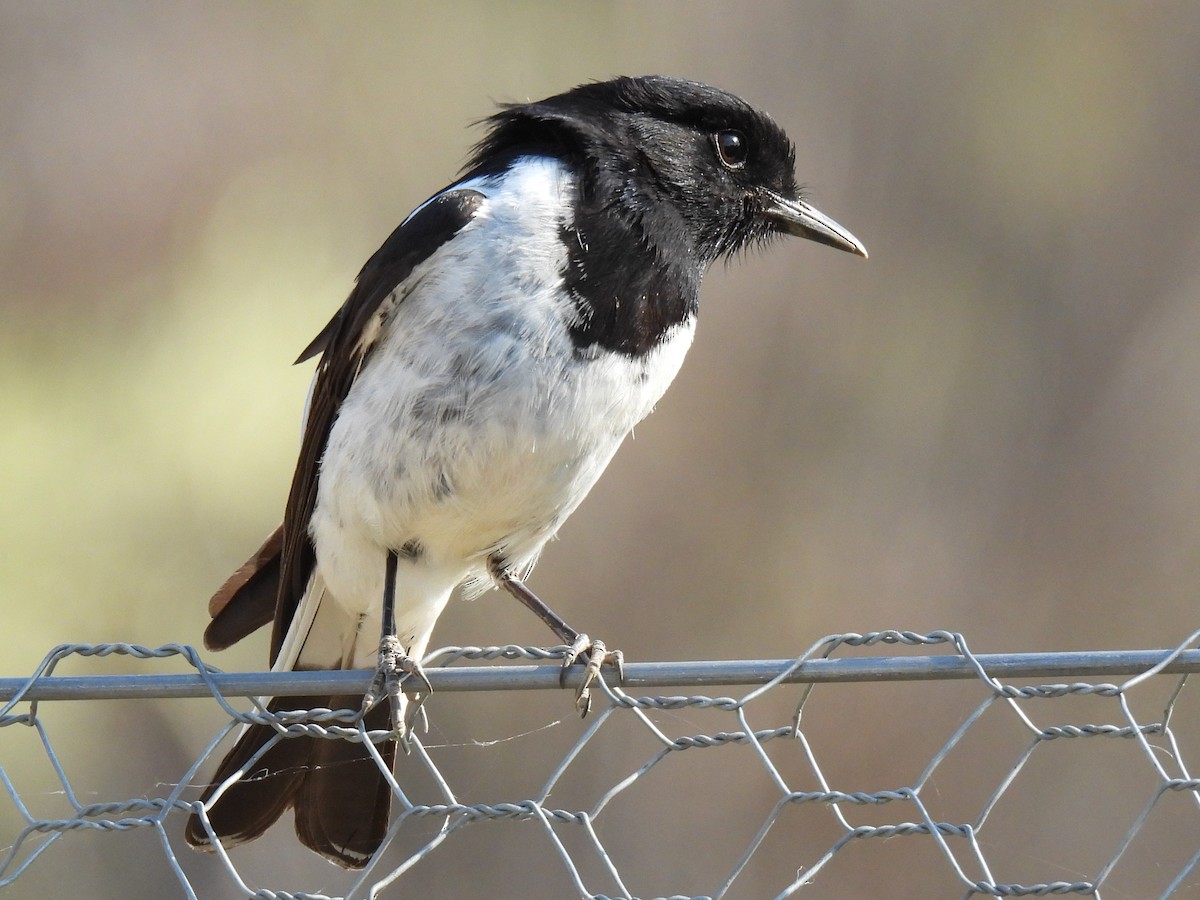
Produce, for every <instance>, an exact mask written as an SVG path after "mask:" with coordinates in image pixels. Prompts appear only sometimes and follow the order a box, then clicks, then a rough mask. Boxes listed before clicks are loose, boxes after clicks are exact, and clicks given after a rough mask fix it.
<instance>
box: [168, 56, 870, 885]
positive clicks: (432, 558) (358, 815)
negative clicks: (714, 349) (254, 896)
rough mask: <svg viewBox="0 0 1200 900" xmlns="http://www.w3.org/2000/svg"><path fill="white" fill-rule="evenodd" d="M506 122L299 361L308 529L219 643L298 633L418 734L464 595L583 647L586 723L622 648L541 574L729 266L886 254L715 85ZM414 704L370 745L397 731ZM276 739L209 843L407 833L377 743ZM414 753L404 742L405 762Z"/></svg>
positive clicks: (239, 787) (350, 851)
mask: <svg viewBox="0 0 1200 900" xmlns="http://www.w3.org/2000/svg"><path fill="white" fill-rule="evenodd" d="M487 124H488V127H489V130H488V132H487V136H486V137H485V138H484V139H483V141H482V142H481V143H480V144H479V145H478V146H477V147H476V149H475V152H474V155H473V156H472V158H471V160H470V162H469V163H468V164H467V166H466V168H465V170H464V174H463V175H462V176H461V177H460V178H459V179H458V180H457V181H456V182H454V183H453V184H452V185H450V186H449V187H447V188H445V189H444V190H442V191H440V192H438V193H437V194H435V195H434V196H433V197H432V198H430V199H429V200H427V201H426V202H425V203H423V204H422V205H421V206H419V207H418V208H417V209H416V210H415V211H413V212H412V213H411V214H410V215H409V216H408V218H407V219H405V220H404V222H403V223H402V224H401V225H400V227H399V228H397V229H396V230H395V231H394V232H393V233H392V235H391V236H390V237H389V238H388V239H387V240H386V241H385V242H384V244H383V246H382V247H380V249H379V250H378V251H377V252H376V253H375V255H374V256H372V257H371V258H370V260H368V261H367V264H366V266H364V267H363V270H362V272H361V273H360V274H359V276H358V280H357V284H356V287H355V288H354V290H353V291H352V292H351V294H350V297H349V299H348V300H347V301H346V302H345V304H344V305H343V306H342V308H341V309H340V310H339V311H338V312H337V314H336V315H335V316H334V317H333V319H332V321H330V322H329V324H328V325H327V326H326V327H325V328H324V329H323V330H322V331H321V333H320V334H319V335H317V337H316V339H315V340H314V341H313V342H312V343H311V344H310V345H309V346H308V348H307V349H306V350H305V351H304V352H303V353H302V354H301V355H300V361H303V360H307V359H310V358H312V357H315V356H317V355H320V357H321V359H320V363H319V364H318V366H317V371H316V376H315V378H314V381H313V386H312V389H311V393H310V397H309V402H308V405H307V409H306V415H305V425H304V434H303V440H302V445H301V449H300V456H299V460H298V462H297V465H296V473H295V476H294V479H293V481H292V487H291V492H290V494H289V496H288V501H287V507H286V512H285V514H284V520H283V524H282V526H280V528H279V529H278V530H277V531H276V532H275V533H274V534H272V535H271V537H270V538H269V539H268V540H267V542H266V543H265V544H264V545H263V547H262V548H261V549H260V550H259V551H258V552H257V553H256V554H255V555H254V556H253V557H252V558H251V559H250V561H249V562H247V563H246V564H245V565H244V566H243V567H242V568H241V569H239V570H238V571H237V572H236V573H234V575H233V576H232V577H231V578H230V579H229V581H228V582H226V584H225V585H224V586H223V587H222V588H221V590H220V591H219V592H218V593H217V595H216V596H215V597H214V598H213V600H212V602H211V603H210V607H209V608H210V612H211V613H212V615H213V621H212V623H211V624H210V625H209V627H208V630H207V631H206V632H205V643H206V645H207V646H208V647H210V648H213V649H221V648H224V647H227V646H229V645H230V644H232V643H234V642H235V641H237V640H240V639H241V638H242V637H244V636H246V635H247V634H249V633H250V632H252V631H254V630H255V629H256V628H258V627H259V626H261V625H265V624H266V623H267V622H272V621H273V623H274V626H273V632H272V638H271V661H272V664H273V668H274V669H275V670H281V671H282V670H290V669H361V668H377V669H380V670H382V676H381V679H379V680H380V681H381V682H383V683H386V684H388V685H390V687H389V693H390V694H391V695H392V704H391V705H392V706H393V707H396V708H394V709H393V710H392V712H393V713H394V714H395V715H396V717H397V722H396V729H395V730H396V731H397V732H398V733H397V735H396V736H397V737H399V732H401V731H402V730H403V728H404V727H405V723H406V721H407V720H410V719H411V712H412V710H413V709H414V708H415V706H416V704H417V703H419V702H420V701H421V700H423V699H424V696H425V695H426V694H427V693H428V683H427V682H426V681H425V680H424V676H423V674H422V673H421V671H420V667H419V665H418V664H417V663H418V661H419V660H420V658H421V656H422V655H423V654H424V653H425V652H426V649H427V646H428V643H429V638H430V632H431V631H432V630H433V626H434V623H435V622H436V621H437V618H438V616H439V615H440V614H441V612H442V610H443V608H444V607H445V606H446V603H447V601H448V600H449V599H450V596H451V594H452V593H453V591H454V590H455V589H456V588H459V587H460V586H464V587H465V590H466V591H467V592H468V593H470V592H478V591H481V590H483V589H485V588H487V587H490V586H493V585H496V586H499V587H502V588H504V589H506V590H508V591H509V592H510V593H512V594H514V595H515V596H517V597H518V599H521V600H522V601H523V602H525V603H526V605H528V606H530V607H531V608H532V609H534V611H535V612H537V613H538V614H539V615H540V616H541V617H542V618H543V619H544V620H545V621H546V622H547V623H548V624H549V625H550V626H551V628H553V629H554V631H555V633H556V634H557V635H558V637H559V638H560V639H561V640H562V641H563V642H564V643H566V644H567V645H569V646H570V647H571V651H570V653H569V654H568V656H567V658H566V660H565V664H570V663H572V662H574V661H575V660H577V659H579V660H582V661H584V662H586V663H588V666H589V670H590V671H589V674H588V677H587V678H585V679H584V684H583V687H582V688H581V690H580V696H579V697H578V702H579V704H580V707H581V708H582V709H583V710H584V711H586V707H587V699H588V687H587V681H589V680H590V678H591V677H592V676H594V674H595V672H596V671H597V670H598V669H599V667H600V665H601V663H603V662H605V661H619V657H617V656H615V655H614V654H610V653H608V652H607V651H606V650H605V648H604V646H603V644H602V643H601V642H599V641H592V640H590V639H589V638H588V637H587V635H585V634H580V633H578V632H576V631H574V630H573V629H571V628H569V627H568V626H567V625H566V624H565V623H564V622H563V621H562V620H561V619H559V618H558V617H557V616H556V615H555V614H554V613H553V612H551V611H550V610H549V609H548V608H547V607H545V605H544V604H542V603H541V602H540V601H539V600H538V599H537V597H536V596H534V595H533V594H532V593H531V592H529V590H528V588H526V587H525V586H524V583H523V581H522V579H523V578H524V577H525V576H526V575H527V573H528V572H529V570H530V568H531V567H532V565H533V563H534V561H535V560H536V559H537V556H538V554H539V553H540V552H541V550H542V547H543V546H544V545H545V543H546V542H547V541H548V540H549V539H550V538H551V537H552V536H553V535H554V533H555V532H556V531H557V530H558V529H559V527H560V526H561V525H562V524H563V522H564V521H565V520H566V518H567V517H568V516H569V515H570V514H571V513H572V512H573V511H574V510H575V508H576V507H577V506H578V505H579V503H580V501H582V500H583V498H584V496H585V495H586V494H587V493H588V491H589V490H590V489H591V487H592V485H593V484H595V482H596V480H597V479H598V478H599V477H600V474H601V473H602V472H603V471H604V468H605V466H606V465H608V462H609V460H610V459H611V458H612V456H613V454H614V453H615V452H616V450H617V447H619V446H620V444H621V442H622V440H624V438H625V436H626V435H628V434H629V432H630V431H631V430H632V429H633V427H634V425H636V424H637V423H638V422H639V421H641V419H642V418H643V417H645V416H646V415H647V414H648V413H649V412H650V410H651V409H652V408H653V406H654V404H655V403H656V402H657V401H658V399H659V398H660V397H661V396H662V394H663V392H664V391H665V390H666V389H667V386H668V385H669V384H670V383H671V380H672V379H673V378H674V377H675V374H676V372H678V371H679V367H680V364H681V363H682V362H683V357H684V354H685V353H686V352H687V349H688V346H689V345H690V344H691V342H692V334H693V332H694V330H695V326H696V313H697V309H698V298H699V291H700V280H701V277H702V276H703V274H704V272H705V270H706V269H707V268H708V267H709V266H710V265H711V264H712V263H713V262H714V261H716V260H717V259H719V258H721V257H723V256H728V255H730V254H733V253H736V252H737V251H738V250H741V249H742V248H744V247H747V246H748V245H752V244H756V243H761V242H764V241H767V240H769V239H770V238H772V237H775V236H777V235H781V234H791V235H796V236H799V237H803V238H808V239H810V240H813V241H817V242H819V243H822V244H828V245H829V246H831V247H836V248H838V249H839V250H846V251H849V252H851V253H855V254H858V255H860V256H864V257H865V256H866V255H867V254H866V250H865V249H864V248H863V245H862V244H861V243H859V241H858V240H857V239H856V238H855V237H854V236H853V235H851V234H850V233H849V232H848V231H846V230H845V229H844V228H842V227H841V226H839V225H838V224H837V223H836V222H833V221H832V220H830V219H828V218H826V217H825V216H824V215H822V214H821V213H820V212H818V211H817V210H815V209H814V208H813V207H811V206H810V205H809V204H807V203H806V202H804V200H803V199H802V198H801V196H800V192H799V190H798V188H797V185H796V181H795V176H794V173H793V167H794V157H795V152H794V149H793V147H792V145H791V143H790V141H789V140H788V138H787V136H786V135H785V134H784V132H783V130H782V129H781V128H780V127H779V126H778V125H776V124H775V122H774V121H772V120H771V119H770V118H769V117H768V116H767V115H765V114H764V113H762V112H760V111H758V110H756V109H755V108H754V107H752V106H750V105H749V104H747V103H746V102H744V101H743V100H741V99H739V98H737V97H735V96H733V95H731V94H728V93H725V92H724V91H720V90H717V89H716V88H712V87H708V86H707V85H703V84H698V83H696V82H691V81H682V80H679V79H675V78H668V77H661V76H650V77H641V78H615V79H613V80H610V81H604V82H597V83H593V84H586V85H582V86H580V87H577V88H575V89H573V90H570V91H567V92H565V93H562V94H559V95H557V96H554V97H550V98H548V99H546V100H542V101H540V102H536V103H520V104H514V105H510V106H505V107H503V108H502V109H501V110H500V111H499V112H497V113H496V114H495V115H494V116H492V117H491V118H490V119H489V120H488V122H487ZM393 620H394V621H393ZM381 632H382V641H381ZM401 679H403V687H404V690H405V691H406V692H407V693H408V694H410V695H411V696H410V697H408V698H405V697H402V696H400V691H399V690H397V689H396V687H395V685H396V684H397V683H398V682H399V681H400V680H401ZM377 695H378V691H374V692H373V693H372V695H371V696H370V697H369V698H368V700H367V702H366V706H372V702H373V700H374V699H375V697H376V696H377ZM362 702H363V698H360V697H346V696H339V697H327V696H325V697H291V698H281V699H278V700H275V701H273V702H272V703H271V709H273V710H291V709H303V708H311V707H319V706H326V707H330V708H335V709H340V708H343V707H351V708H356V707H358V706H359V704H360V703H362ZM406 703H407V704H409V708H408V714H405V713H404V712H403V708H404V705H405V704H406ZM388 706H389V704H387V703H380V704H377V705H374V706H373V708H370V709H369V711H368V712H367V713H366V723H365V724H366V727H367V728H368V729H372V730H376V729H387V728H388V727H389V722H388V712H389V710H388ZM275 735H276V732H275V731H274V730H273V729H271V728H269V727H267V726H261V725H255V726H250V727H248V728H245V729H244V730H243V732H242V733H241V735H240V738H239V740H238V742H237V744H236V746H235V747H234V748H233V749H232V750H231V751H230V753H229V754H228V755H227V756H226V757H225V759H224V760H223V761H222V763H221V765H220V767H219V769H218V771H217V773H216V775H215V776H214V780H213V783H212V785H211V786H210V787H209V788H208V789H207V791H206V792H205V794H204V796H203V798H202V800H203V801H204V803H205V809H206V814H205V816H203V817H202V816H201V815H199V814H193V816H192V817H191V819H190V820H189V823H188V829H187V838H188V841H189V842H190V843H191V844H193V845H195V846H199V847H210V846H211V844H212V843H213V840H214V838H219V839H220V840H221V842H222V844H223V845H224V846H225V847H229V846H232V845H235V844H238V843H242V842H244V841H248V840H252V839H253V838H256V837H258V836H259V835H260V834H261V833H262V832H263V831H264V830H266V829H267V828H268V827H269V826H270V825H271V824H272V823H273V822H274V821H275V820H276V819H277V818H278V817H279V816H280V815H281V814H282V813H283V812H284V811H285V810H287V809H288V808H289V807H294V808H295V817H296V831H297V834H298V835H299V837H300V840H301V841H302V842H303V843H304V844H306V845H307V846H309V847H311V848H312V849H314V850H316V851H318V852H319V853H321V854H323V855H325V856H326V857H328V858H329V859H331V860H333V861H334V862H336V863H339V864H340V865H343V866H346V867H351V868H358V867H361V866H363V865H364V864H365V863H366V862H367V860H368V859H369V858H370V856H371V855H372V854H373V853H374V852H375V851H376V850H377V849H378V847H379V846H380V843H381V841H382V840H383V837H384V835H385V833H386V830H387V826H388V817H389V810H390V803H391V792H390V790H389V787H388V784H387V782H386V780H385V778H384V776H383V774H382V773H381V772H380V771H379V769H378V767H377V766H376V765H375V763H374V762H373V760H372V759H371V758H370V757H369V756H368V754H367V751H366V750H365V749H364V748H363V746H362V745H361V744H359V743H353V742H350V741H342V740H325V739H317V738H313V737H307V736H303V737H294V738H289V739H286V740H280V741H278V742H276V743H275V744H273V745H272V746H270V747H269V748H268V749H267V750H266V751H265V752H262V753H261V755H259V756H258V758H255V755H256V754H260V751H262V748H263V747H264V745H265V744H267V742H268V741H269V739H271V738H272V737H274V736H275ZM396 746H397V742H396V741H395V740H389V741H387V742H385V743H383V744H381V745H379V750H380V752H381V753H382V755H383V758H384V760H385V761H386V762H387V763H388V764H393V763H394V760H395V752H396ZM239 775H240V776H242V777H239Z"/></svg>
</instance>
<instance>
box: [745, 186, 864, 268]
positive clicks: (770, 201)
mask: <svg viewBox="0 0 1200 900" xmlns="http://www.w3.org/2000/svg"><path fill="white" fill-rule="evenodd" d="M763 195H764V196H763V201H764V203H763V212H764V214H765V215H766V217H767V220H768V221H769V222H770V223H771V224H772V225H773V226H775V227H776V228H778V229H779V230H780V231H783V232H786V233H788V234H794V235H795V236H796V237H802V238H807V239H808V240H810V241H816V242H817V243H818V244H828V245H829V246H830V247H836V248H837V249H839V250H845V251H846V252H847V253H857V254H858V255H859V256H861V257H862V258H863V259H866V257H867V248H866V247H864V246H863V245H862V241H860V240H859V239H858V238H856V237H855V236H854V235H852V234H851V233H850V232H849V231H847V230H846V229H845V228H843V227H842V226H841V225H839V224H838V223H837V222H835V221H833V219H831V218H829V217H828V216H826V215H825V214H823V213H822V212H820V211H819V210H816V209H813V207H811V206H809V205H808V204H807V203H805V202H804V201H803V200H792V199H790V198H788V197H784V196H781V195H780V194H776V193H775V192H774V191H764V192H763Z"/></svg>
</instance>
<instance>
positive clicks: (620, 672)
mask: <svg viewBox="0 0 1200 900" xmlns="http://www.w3.org/2000/svg"><path fill="white" fill-rule="evenodd" d="M576 661H578V662H581V663H583V664H584V670H583V679H582V680H581V681H580V682H579V688H578V690H576V691H575V708H576V709H577V710H579V715H580V716H586V715H587V714H588V710H590V709H591V708H592V683H593V682H594V681H595V680H596V678H597V677H599V675H600V667H601V666H603V665H604V664H605V663H608V664H609V665H611V666H612V667H613V668H615V669H616V670H617V684H620V683H621V682H622V681H624V680H625V655H624V654H623V653H621V651H620V650H609V649H608V648H607V647H605V646H604V641H593V640H592V639H591V638H590V637H588V636H587V635H586V634H578V635H576V636H575V640H574V641H572V642H571V644H570V645H569V647H568V650H567V653H566V655H565V656H564V657H563V661H562V669H561V670H559V675H558V683H559V685H561V686H562V687H566V684H567V672H568V671H570V668H571V666H573V665H574V664H575V662H576Z"/></svg>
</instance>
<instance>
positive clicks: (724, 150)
mask: <svg viewBox="0 0 1200 900" xmlns="http://www.w3.org/2000/svg"><path fill="white" fill-rule="evenodd" d="M713 143H714V144H716V147H717V156H718V158H720V160H721V165H723V166H725V168H727V169H740V168H742V166H744V165H746V157H747V156H749V155H750V145H749V143H748V142H747V140H746V136H745V135H744V134H742V133H741V132H740V131H718V132H717V133H716V134H714V135H713Z"/></svg>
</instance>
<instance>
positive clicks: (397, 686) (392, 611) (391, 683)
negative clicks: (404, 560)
mask: <svg viewBox="0 0 1200 900" xmlns="http://www.w3.org/2000/svg"><path fill="white" fill-rule="evenodd" d="M398 563H399V560H398V557H397V556H396V551H395V550H389V551H388V553H387V563H386V567H385V568H384V573H383V629H382V633H381V635H380V638H379V666H378V667H377V668H376V669H375V677H374V678H372V679H371V684H370V686H369V687H368V688H367V692H366V693H365V694H364V695H363V702H362V708H363V712H366V711H367V710H368V709H370V708H371V707H373V706H374V705H375V704H376V703H378V702H379V697H380V695H381V694H382V693H386V694H387V697H388V700H389V702H390V703H391V707H392V728H393V729H394V730H395V732H396V734H398V735H399V736H400V737H401V738H403V737H404V736H405V735H407V734H408V733H409V732H410V731H411V730H412V726H413V723H414V722H415V721H416V718H417V715H418V714H421V715H422V716H423V715H424V713H423V711H422V709H421V707H422V706H423V705H424V703H425V698H426V697H428V696H429V694H431V693H432V692H433V686H432V685H431V684H430V683H429V679H428V678H426V677H425V672H424V671H423V670H422V669H421V663H420V661H419V660H415V659H412V658H411V657H409V656H408V655H407V654H406V653H405V652H404V647H403V646H402V645H401V644H400V637H399V636H398V635H397V634H396V567H397V565H398ZM405 682H408V683H410V684H411V683H412V682H416V683H417V684H416V687H409V688H406V689H404V690H403V693H404V694H405V695H406V696H407V697H408V704H407V710H405V712H404V715H403V716H402V717H401V715H400V711H401V710H404V709H405V703H404V700H403V699H401V696H400V694H401V690H402V685H403V684H404V683H405Z"/></svg>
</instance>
